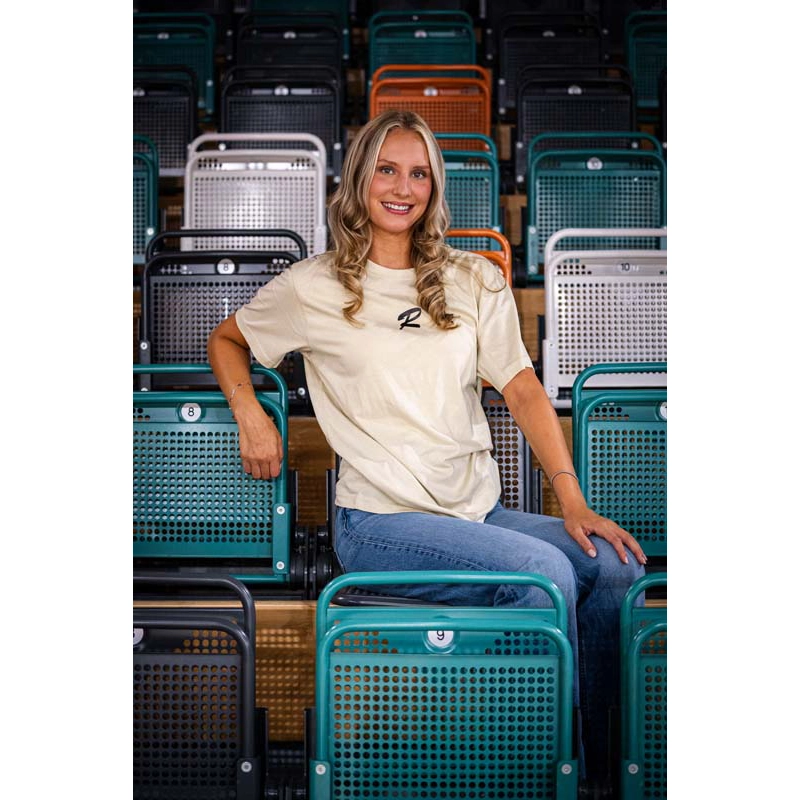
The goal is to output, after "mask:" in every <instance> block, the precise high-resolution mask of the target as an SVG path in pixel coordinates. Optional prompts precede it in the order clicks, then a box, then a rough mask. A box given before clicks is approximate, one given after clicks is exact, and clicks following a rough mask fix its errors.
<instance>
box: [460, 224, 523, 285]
mask: <svg viewBox="0 0 800 800" xmlns="http://www.w3.org/2000/svg"><path fill="white" fill-rule="evenodd" d="M445 238H446V240H447V244H449V245H450V247H454V248H456V250H468V251H470V252H473V253H479V254H480V255H482V256H483V257H484V258H488V259H489V261H491V262H493V263H494V264H496V265H497V268H498V269H499V270H500V271H501V272H502V273H503V276H504V277H505V279H506V282H507V283H508V285H509V286H513V284H514V276H513V268H514V264H513V259H512V255H511V243H510V242H509V241H508V239H506V237H505V236H503V234H502V233H498V232H497V231H495V230H492V229H491V228H450V230H448V231H447V234H446V237H445Z"/></svg>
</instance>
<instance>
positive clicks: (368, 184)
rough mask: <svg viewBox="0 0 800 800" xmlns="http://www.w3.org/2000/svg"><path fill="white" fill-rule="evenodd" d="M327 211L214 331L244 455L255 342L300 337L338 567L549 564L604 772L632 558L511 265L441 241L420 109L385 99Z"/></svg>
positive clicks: (425, 593)
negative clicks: (593, 485) (566, 413)
mask: <svg viewBox="0 0 800 800" xmlns="http://www.w3.org/2000/svg"><path fill="white" fill-rule="evenodd" d="M329 226H330V231H331V236H332V240H333V244H334V247H333V249H332V250H331V251H329V252H326V253H324V254H321V255H318V256H315V257H313V258H310V259H307V260H305V261H303V262H300V263H297V264H295V265H294V266H293V267H292V268H290V269H289V270H287V271H286V272H284V273H283V274H281V275H280V276H278V277H276V278H274V279H273V280H271V281H270V282H269V283H267V284H266V285H265V286H264V287H263V288H262V289H261V290H260V291H259V292H258V294H257V295H256V297H255V298H254V299H253V300H252V301H251V302H250V303H249V304H247V305H246V306H245V307H243V308H242V309H240V310H239V311H237V312H236V314H235V315H233V316H231V317H229V318H228V319H226V320H225V321H224V322H222V323H221V324H220V325H219V326H218V327H217V329H216V330H215V331H214V332H213V333H212V334H211V336H210V338H209V344H208V353H209V359H210V362H211V365H212V367H213V369H214V373H215V375H216V377H217V380H218V382H219V385H220V387H221V388H222V390H223V391H224V392H225V393H226V395H227V396H228V397H229V398H230V405H231V408H232V410H233V413H234V415H235V417H236V421H237V423H238V426H239V434H240V447H241V454H242V461H243V466H244V469H245V471H246V472H248V473H250V474H251V475H253V476H254V477H256V478H267V477H274V476H276V475H277V474H278V472H279V469H280V461H281V453H282V445H281V440H280V436H279V434H278V431H277V430H276V428H275V426H274V425H273V424H272V422H271V421H270V419H269V418H268V417H267V415H266V414H265V413H264V412H263V411H262V409H261V406H260V405H259V404H258V402H257V401H256V399H255V396H254V392H253V388H252V386H251V384H250V382H249V374H250V371H249V366H250V351H251V350H252V352H253V354H254V355H255V357H256V358H257V359H258V361H259V362H261V363H262V364H264V365H265V366H268V367H274V366H276V365H277V364H278V363H279V362H280V361H281V359H282V358H283V356H284V354H285V353H287V352H290V351H299V352H301V353H302V354H303V356H304V359H305V365H306V377H307V380H308V387H309V392H310V394H311V399H312V402H313V405H314V409H315V413H316V416H317V419H318V421H319V424H320V426H321V428H322V431H323V432H324V434H325V436H326V438H327V440H328V442H329V443H330V445H331V447H332V448H333V450H334V451H335V452H336V453H338V454H339V456H340V457H341V468H340V471H339V478H338V483H337V487H336V505H337V514H336V537H335V540H336V541H335V547H336V552H337V555H338V557H339V560H340V561H341V563H342V566H343V567H344V569H345V570H346V571H348V572H352V571H374V570H398V569H419V570H429V569H446V570H457V569H467V570H491V571H500V570H502V571H511V570H513V571H523V572H536V573H540V574H543V575H545V576H546V577H548V578H550V579H551V580H553V581H554V582H555V583H556V584H557V585H558V587H559V588H560V589H561V591H562V592H563V594H564V596H565V599H566V601H567V607H568V609H569V631H568V635H569V638H570V641H571V642H572V645H573V649H574V650H575V652H576V660H577V664H578V669H576V673H575V675H576V682H577V683H579V684H580V687H581V690H580V700H581V709H582V727H583V732H584V745H585V756H586V769H587V773H588V776H589V778H591V779H598V780H605V779H606V777H607V769H608V763H607V747H608V738H607V727H608V719H607V715H608V709H609V707H610V706H611V705H613V704H614V702H615V698H616V696H617V694H618V664H617V662H618V659H619V608H620V603H621V601H622V598H623V596H624V594H625V592H626V591H627V589H628V587H629V586H630V585H631V584H632V583H633V582H634V581H635V580H636V579H637V578H638V577H640V576H641V575H642V574H643V572H644V570H643V567H642V565H643V564H644V563H645V560H646V559H645V557H644V554H643V552H642V549H641V547H640V546H639V545H638V544H637V542H636V541H635V540H634V538H633V537H632V536H631V535H630V534H629V533H628V532H626V531H625V530H623V529H622V528H620V527H619V526H617V525H616V524H615V523H614V522H612V521H611V520H608V519H605V518H604V517H601V516H599V515H597V514H595V513H594V512H593V511H591V510H590V509H589V508H588V507H587V504H586V501H585V499H584V497H583V495H582V493H581V490H580V486H579V484H578V480H577V478H576V476H575V472H574V467H573V465H572V461H571V458H570V454H569V450H568V448H567V445H566V442H565V440H564V436H563V433H562V430H561V426H560V424H559V421H558V419H557V416H556V413H555V411H554V410H553V407H552V404H551V403H550V401H549V399H548V398H547V396H546V394H545V392H544V389H543V388H542V385H541V383H540V382H539V380H538V379H537V377H536V375H535V373H534V370H533V367H532V364H531V360H530V357H529V356H528V353H527V351H526V349H525V347H524V344H523V342H522V339H521V336H520V330H519V319H518V315H517V310H516V306H515V303H514V297H513V294H512V292H511V290H510V289H509V287H508V286H507V284H506V283H505V280H504V279H503V277H502V276H501V275H500V273H499V271H498V270H497V268H496V267H495V266H494V265H492V264H491V263H490V262H489V261H487V260H486V259H484V258H482V257H480V256H477V255H475V254H472V253H465V252H461V251H457V250H453V249H451V248H449V247H448V246H446V244H445V239H444V237H445V233H446V231H447V229H448V226H449V212H448V210H447V205H446V203H445V200H444V163H443V160H442V156H441V152H440V150H439V147H438V145H437V143H436V140H435V138H434V137H433V135H432V133H431V131H430V130H429V128H428V127H427V125H426V124H425V123H424V122H423V120H422V119H421V118H420V117H419V116H418V115H416V114H414V113H412V112H401V111H387V112H385V113H383V114H381V115H380V116H378V117H376V118H375V119H373V120H371V121H370V122H369V123H368V124H367V125H366V126H364V127H363V128H362V129H361V131H360V132H359V133H358V135H357V136H356V137H355V140H354V141H353V143H352V145H351V146H350V148H349V149H348V152H347V156H346V158H345V163H344V166H343V170H342V179H341V183H340V186H339V188H338V190H337V192H336V194H335V195H334V197H333V198H332V200H331V203H330V208H329ZM484 379H485V380H487V381H488V382H489V383H491V384H492V385H493V386H495V387H497V388H498V389H500V390H501V392H502V394H503V396H504V398H505V401H506V403H507V406H508V409H509V411H510V412H511V414H512V415H513V417H514V419H515V421H516V422H517V424H518V425H519V427H520V429H521V430H522V432H523V433H524V435H525V437H526V439H527V441H528V442H529V443H530V445H531V447H532V448H533V451H534V452H535V453H536V455H537V457H538V459H539V462H540V463H541V465H542V468H543V469H544V471H545V472H546V474H547V475H548V476H549V480H550V482H551V485H552V487H553V489H554V491H555V493H556V496H557V497H558V501H559V503H560V506H561V509H562V512H563V520H562V519H556V518H554V517H547V516H541V515H534V514H528V513H523V512H518V511H509V510H506V509H505V508H503V506H502V505H501V504H500V501H499V498H500V477H499V471H498V467H497V464H496V462H495V461H494V459H493V458H492V454H491V435H490V431H489V426H488V423H487V421H486V417H485V415H484V413H483V410H482V407H481V403H480V387H481V383H482V380H484ZM392 591H393V592H402V593H404V594H407V595H412V596H416V597H423V598H426V599H432V600H437V601H444V602H450V603H455V604H469V605H505V606H517V607H537V606H543V605H550V603H549V601H548V600H547V599H546V598H545V595H544V593H543V592H542V591H541V590H539V589H536V588H532V587H530V588H524V587H509V586H506V587H500V588H499V589H498V587H496V586H495V587H491V586H446V587H445V586H410V587H406V586H396V587H395V586H393V587H392Z"/></svg>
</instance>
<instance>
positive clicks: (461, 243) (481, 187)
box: [442, 150, 500, 250]
mask: <svg viewBox="0 0 800 800" xmlns="http://www.w3.org/2000/svg"><path fill="white" fill-rule="evenodd" d="M442 156H443V157H444V166H445V199H446V200H447V205H448V207H449V209H450V221H451V225H452V227H453V228H490V229H494V230H496V231H499V228H500V167H499V164H498V162H497V159H496V158H494V157H493V156H492V155H491V154H490V153H481V152H475V151H468V150H464V151H459V150H442ZM448 244H450V245H451V246H452V247H456V248H458V249H460V250H473V249H474V250H495V249H498V244H497V242H496V241H494V240H493V239H490V238H485V239H481V240H479V241H475V240H474V239H455V238H452V237H451V238H450V239H449V240H448Z"/></svg>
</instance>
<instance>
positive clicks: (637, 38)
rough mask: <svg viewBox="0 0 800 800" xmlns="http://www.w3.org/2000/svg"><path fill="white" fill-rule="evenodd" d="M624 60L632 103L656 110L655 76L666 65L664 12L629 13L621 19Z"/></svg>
mask: <svg viewBox="0 0 800 800" xmlns="http://www.w3.org/2000/svg"><path fill="white" fill-rule="evenodd" d="M625 63H626V64H627V66H628V69H629V70H630V73H631V76H632V77H633V82H634V86H635V87H636V104H637V106H639V108H641V109H643V110H645V111H650V112H652V111H655V110H657V109H658V79H659V76H660V75H661V71H662V70H663V69H665V68H666V66H667V12H666V11H650V12H640V13H634V14H631V15H630V16H629V17H628V18H627V19H626V21H625Z"/></svg>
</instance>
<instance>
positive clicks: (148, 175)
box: [132, 137, 158, 264]
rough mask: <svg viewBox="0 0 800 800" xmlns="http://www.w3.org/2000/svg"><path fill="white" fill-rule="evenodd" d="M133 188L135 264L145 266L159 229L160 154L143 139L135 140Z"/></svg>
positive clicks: (136, 138)
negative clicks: (146, 253) (148, 249)
mask: <svg viewBox="0 0 800 800" xmlns="http://www.w3.org/2000/svg"><path fill="white" fill-rule="evenodd" d="M137 140H138V144H137ZM137 147H138V148H141V150H140V151H137ZM132 186H133V230H132V234H133V239H132V246H133V263H134V264H143V263H144V260H145V250H146V248H147V243H148V242H149V241H150V239H152V238H153V236H154V235H155V234H156V232H157V229H158V152H157V151H156V149H155V146H154V144H153V143H152V142H151V141H150V140H148V139H143V138H142V137H134V152H133V180H132Z"/></svg>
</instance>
